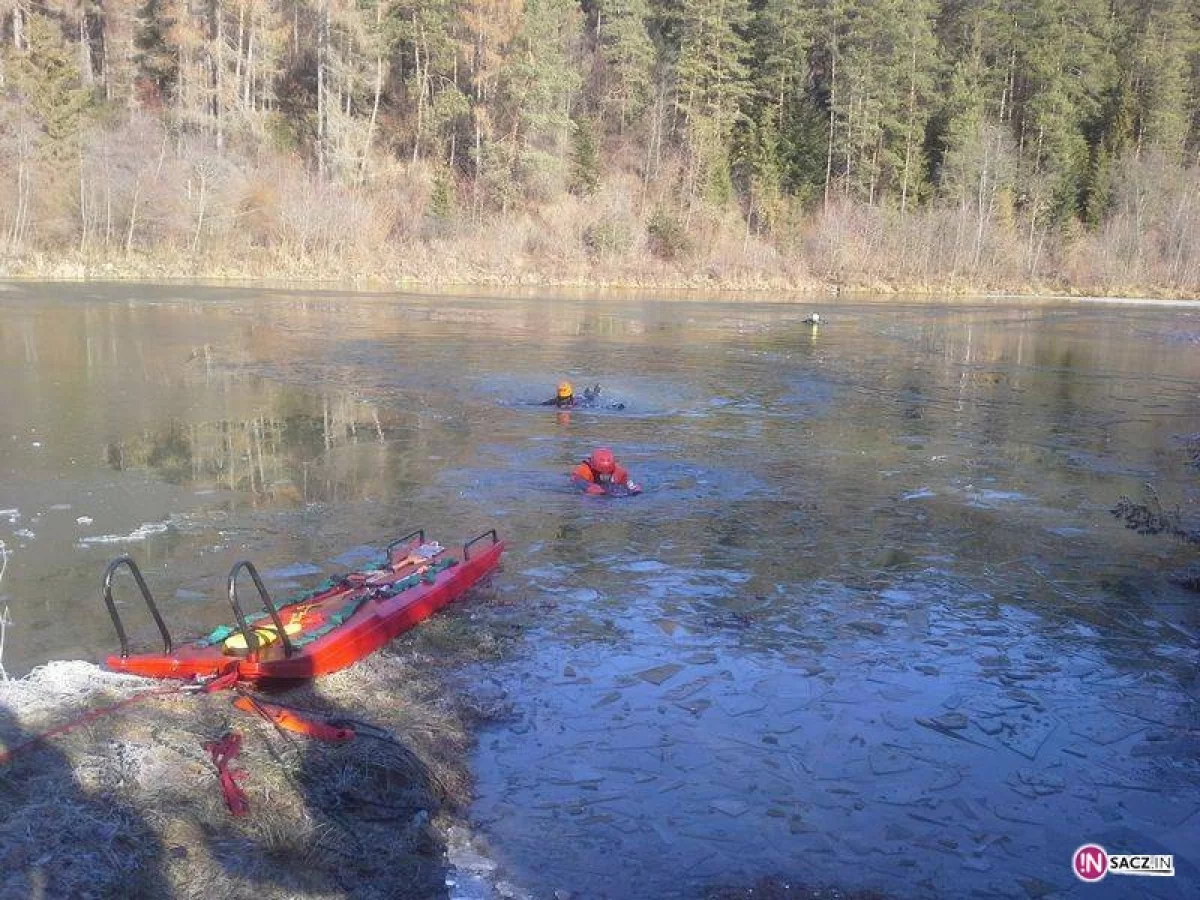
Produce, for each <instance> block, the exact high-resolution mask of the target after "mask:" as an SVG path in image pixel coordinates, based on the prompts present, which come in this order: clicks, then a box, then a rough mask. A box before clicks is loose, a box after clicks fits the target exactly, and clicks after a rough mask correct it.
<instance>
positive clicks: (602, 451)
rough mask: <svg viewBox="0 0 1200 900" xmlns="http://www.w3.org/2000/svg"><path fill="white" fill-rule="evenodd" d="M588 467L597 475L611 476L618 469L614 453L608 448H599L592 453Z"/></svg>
mask: <svg viewBox="0 0 1200 900" xmlns="http://www.w3.org/2000/svg"><path fill="white" fill-rule="evenodd" d="M588 465H590V466H591V467H592V469H593V470H595V472H596V473H597V474H600V475H611V474H612V473H613V472H614V471H616V468H617V460H616V457H614V456H613V452H612V451H611V450H609V449H608V448H607V447H597V448H596V449H595V450H593V451H592V455H591V456H590V457H589V458H588Z"/></svg>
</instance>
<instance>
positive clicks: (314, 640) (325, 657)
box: [103, 528, 504, 682]
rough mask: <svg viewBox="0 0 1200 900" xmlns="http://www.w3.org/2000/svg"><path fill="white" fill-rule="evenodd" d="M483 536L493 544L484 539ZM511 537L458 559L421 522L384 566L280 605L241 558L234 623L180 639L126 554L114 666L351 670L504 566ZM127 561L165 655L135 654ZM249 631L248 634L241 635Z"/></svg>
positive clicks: (263, 672) (183, 674)
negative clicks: (252, 609) (249, 590)
mask: <svg viewBox="0 0 1200 900" xmlns="http://www.w3.org/2000/svg"><path fill="white" fill-rule="evenodd" d="M484 542H488V543H486V545H485V546H480V545H481V544H483V543H484ZM503 552H504V543H503V542H502V541H501V540H500V539H499V537H498V536H497V535H496V530H495V529H494V528H493V529H491V530H489V531H485V532H484V533H483V534H480V535H478V536H476V537H474V538H472V539H471V540H469V541H467V542H466V543H465V544H463V545H462V552H461V554H460V555H458V556H451V555H450V554H449V552H448V551H447V550H446V548H445V547H443V546H442V545H441V544H439V543H437V542H436V541H426V540H425V530H424V529H418V530H417V531H414V532H412V534H409V535H405V536H404V537H402V538H399V539H398V540H395V541H392V542H391V543H390V544H388V546H387V550H386V551H385V553H384V558H383V560H382V561H381V562H380V564H379V565H378V567H376V568H371V569H365V570H362V571H358V572H351V573H349V574H347V575H342V576H339V577H337V578H331V579H328V580H327V581H325V582H324V583H323V584H321V585H320V586H318V587H317V588H316V589H314V590H313V591H310V592H309V593H307V594H304V595H302V596H299V597H294V598H291V599H289V600H287V601H284V602H283V603H281V604H279V605H276V604H275V602H274V601H273V600H272V599H271V597H270V595H269V594H268V593H267V589H266V587H265V586H264V585H263V582H262V579H261V578H260V577H259V574H258V570H257V569H255V567H254V565H253V564H252V563H250V562H249V561H246V560H243V561H242V562H239V563H237V564H236V565H235V566H234V567H233V569H232V570H231V571H230V573H229V577H228V579H227V583H226V588H227V592H228V597H229V604H230V607H231V608H232V610H233V616H234V620H235V623H236V624H234V625H222V626H221V627H219V628H217V629H215V630H214V631H213V632H212V633H211V634H209V635H207V636H206V637H202V638H200V639H198V640H193V641H191V642H189V643H186V644H183V645H181V646H176V645H175V643H174V641H173V640H172V638H171V633H170V631H169V630H168V629H167V626H166V623H165V622H164V621H163V618H162V616H161V615H160V613H159V610H158V606H157V604H156V603H155V602H154V597H153V596H152V595H151V593H150V589H149V588H148V587H147V586H146V581H145V579H144V578H143V577H142V573H141V571H140V570H139V569H138V567H137V564H136V563H134V561H133V560H132V559H131V558H130V557H128V556H122V557H120V558H118V559H115V560H113V561H112V562H111V563H109V566H108V568H107V569H106V570H105V573H104V582H103V597H104V604H105V606H106V607H107V608H108V614H109V617H110V618H111V619H112V622H113V627H114V628H115V629H116V632H117V639H118V641H119V642H120V644H121V653H120V655H119V656H110V657H108V659H107V660H106V664H107V666H108V667H109V668H110V669H113V670H114V671H118V672H131V673H133V674H136V675H145V676H148V677H150V678H180V679H192V678H195V679H211V678H215V677H217V676H223V675H229V674H231V673H236V677H237V680H238V681H254V682H259V681H295V680H300V679H306V678H313V677H315V676H318V675H325V674H328V673H330V672H336V671H338V670H339V669H344V668H346V666H349V665H351V664H352V663H355V662H357V661H358V660H360V659H362V658H363V657H365V656H367V655H368V654H370V653H373V652H375V651H376V650H378V649H379V648H380V647H382V646H383V645H384V644H386V643H388V641H390V640H392V639H393V638H395V637H396V636H397V635H399V634H402V633H403V632H405V631H408V630H409V629H410V628H412V627H413V626H414V625H416V624H417V623H419V622H422V621H424V620H425V619H427V618H429V616H431V615H433V614H434V613H435V612H437V611H438V610H439V609H441V608H442V607H443V606H445V605H446V604H448V603H450V602H451V601H453V600H455V599H457V598H458V597H460V596H462V595H463V594H464V593H465V592H466V591H467V590H469V589H470V588H471V587H473V586H474V585H475V584H476V583H478V582H479V580H480V579H482V578H484V577H485V576H487V575H489V574H490V573H491V572H493V571H494V570H495V569H496V567H497V566H498V565H499V564H500V556H501V554H502V553H503ZM121 568H128V569H129V571H130V572H131V573H132V574H133V577H134V580H135V581H136V582H137V586H138V589H139V590H140V592H141V594H142V598H143V600H145V602H146V606H147V607H148V609H149V611H150V615H151V618H153V619H154V623H155V625H156V626H157V627H158V631H159V634H160V635H161V636H162V651H161V652H158V653H137V654H131V653H130V652H129V640H128V638H127V637H126V634H125V628H124V626H123V624H122V623H121V618H120V615H119V614H118V612H117V605H116V601H115V600H114V599H113V591H112V587H113V585H112V582H113V577H114V576H115V575H116V573H117V571H118V570H120V569H121ZM243 570H244V571H246V572H248V573H249V575H250V578H251V579H252V580H253V582H254V586H255V588H256V589H257V592H258V596H259V599H260V600H261V602H262V605H263V607H264V609H263V610H262V611H260V612H259V613H257V614H255V615H253V616H251V617H247V616H246V614H245V612H244V611H243V609H242V604H241V602H240V601H239V600H238V592H237V585H238V576H239V575H240V574H241V573H242V572H243ZM235 637H236V638H240V641H236V640H234V638H235Z"/></svg>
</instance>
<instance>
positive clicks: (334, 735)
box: [233, 694, 354, 743]
mask: <svg viewBox="0 0 1200 900" xmlns="http://www.w3.org/2000/svg"><path fill="white" fill-rule="evenodd" d="M233 705H234V706H236V707H237V708H238V709H240V710H241V711H242V712H248V713H255V714H257V715H260V716H262V717H263V718H264V719H266V720H267V721H268V722H271V723H272V724H274V725H278V726H279V727H280V728H283V729H285V730H287V731H294V732H295V733H296V734H303V735H307V736H308V737H312V738H316V739H317V740H319V741H330V742H333V743H342V742H345V741H352V740H354V729H353V728H340V727H338V726H336V725H330V724H329V723H328V722H324V721H322V720H320V719H316V718H312V717H310V716H305V715H301V714H300V713H299V712H297V711H296V710H294V709H288V708H287V707H286V706H278V705H276V704H274V703H265V702H263V701H262V700H257V699H255V698H254V697H247V696H245V695H244V694H243V695H242V696H240V697H237V698H235V699H234V701H233Z"/></svg>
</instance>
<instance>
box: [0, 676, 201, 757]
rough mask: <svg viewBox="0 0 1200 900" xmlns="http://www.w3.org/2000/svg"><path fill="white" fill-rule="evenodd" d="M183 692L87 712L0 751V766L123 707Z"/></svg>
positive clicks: (145, 695)
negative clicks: (47, 741)
mask: <svg viewBox="0 0 1200 900" xmlns="http://www.w3.org/2000/svg"><path fill="white" fill-rule="evenodd" d="M181 690H182V688H180V687H178V686H174V685H173V686H171V687H163V688H155V689H154V690H152V691H144V692H142V693H140V694H135V695H134V696H132V697H127V698H125V699H124V700H122V701H121V702H119V703H114V704H112V706H102V707H101V708H100V709H93V710H89V711H88V712H85V713H84V714H83V715H81V716H79V717H77V718H74V719H72V720H71V721H69V722H66V723H64V724H62V725H57V726H55V727H54V728H51V729H49V730H48V731H43V732H42V733H41V734H38V735H34V736H33V737H31V738H30V739H29V740H27V741H22V742H21V743H19V744H17V745H16V746H15V747H11V748H9V749H8V750H0V766H2V765H5V764H6V763H8V762H10V761H11V760H12V758H13V757H14V756H16V755H17V754H18V753H24V752H25V751H26V750H28V749H29V748H30V747H33V746H35V745H36V744H37V743H38V742H39V741H42V740H45V739H46V738H49V737H55V736H56V735H60V734H66V733H67V732H68V731H71V730H73V729H75V728H78V727H79V726H80V725H86V724H87V723H88V722H92V721H95V720H96V719H98V718H100V717H101V716H104V715H108V713H111V712H116V711H117V710H118V709H120V708H121V707H123V706H129V705H130V704H133V703H137V702H139V701H141V700H147V699H149V698H150V697H161V696H163V695H164V694H178V693H179V692H180V691H181Z"/></svg>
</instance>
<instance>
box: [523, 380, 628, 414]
mask: <svg viewBox="0 0 1200 900" xmlns="http://www.w3.org/2000/svg"><path fill="white" fill-rule="evenodd" d="M541 405H542V406H557V407H558V408H559V409H595V408H596V407H599V406H601V405H604V406H607V407H608V408H609V409H624V408H625V404H624V403H607V404H602V403H601V401H600V385H598V384H597V385H593V386H592V387H590V388H584V389H583V393H582V394H576V393H575V388H574V387H573V386H572V385H571V382H569V381H564V382H563V383H562V384H560V385H559V386H558V390H557V391H556V392H555V394H554V396H553V397H551V398H550V399H549V400H543V401H542V403H541Z"/></svg>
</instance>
